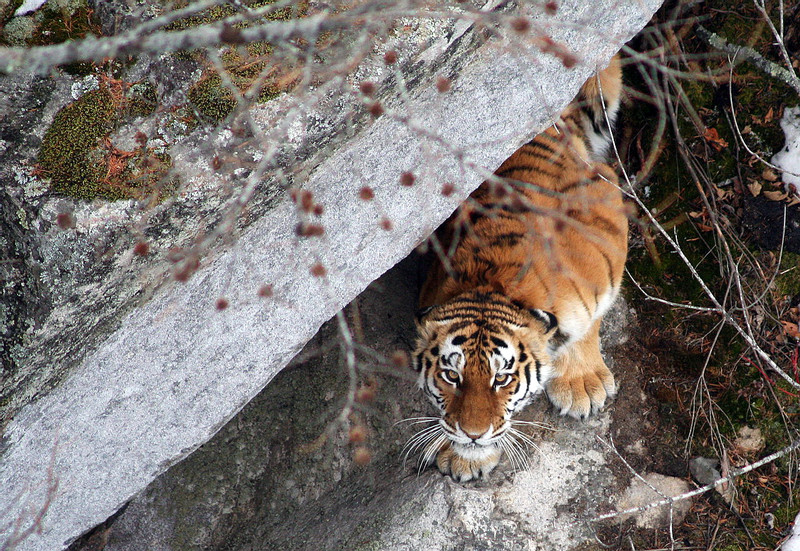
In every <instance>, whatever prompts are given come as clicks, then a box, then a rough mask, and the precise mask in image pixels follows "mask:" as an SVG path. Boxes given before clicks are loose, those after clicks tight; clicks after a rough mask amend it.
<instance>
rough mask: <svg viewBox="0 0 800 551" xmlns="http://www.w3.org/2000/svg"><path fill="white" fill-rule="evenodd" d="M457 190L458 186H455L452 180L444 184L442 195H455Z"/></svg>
mask: <svg viewBox="0 0 800 551" xmlns="http://www.w3.org/2000/svg"><path fill="white" fill-rule="evenodd" d="M455 191H456V186H454V185H453V184H452V183H450V182H445V184H444V185H443V186H442V195H444V196H445V197H450V196H451V195H453V193H454V192H455Z"/></svg>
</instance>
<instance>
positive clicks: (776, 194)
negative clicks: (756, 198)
mask: <svg viewBox="0 0 800 551" xmlns="http://www.w3.org/2000/svg"><path fill="white" fill-rule="evenodd" d="M764 197H766V198H767V199H769V200H770V201H783V200H784V199H786V198H788V197H789V195H788V194H787V193H785V192H783V191H765V192H764Z"/></svg>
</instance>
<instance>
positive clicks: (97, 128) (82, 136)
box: [38, 88, 116, 199]
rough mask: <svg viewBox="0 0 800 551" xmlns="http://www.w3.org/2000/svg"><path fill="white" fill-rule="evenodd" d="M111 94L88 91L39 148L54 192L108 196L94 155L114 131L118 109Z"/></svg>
mask: <svg viewBox="0 0 800 551" xmlns="http://www.w3.org/2000/svg"><path fill="white" fill-rule="evenodd" d="M115 111H116V110H115V108H114V102H113V98H112V96H111V93H110V92H109V91H108V90H107V89H105V88H101V89H98V90H93V91H91V92H87V93H86V94H84V95H83V96H81V98H80V99H78V100H77V101H75V102H73V103H71V104H69V105H67V106H66V107H64V108H63V109H62V110H61V111H59V112H58V113H57V114H56V116H55V118H54V119H53V123H52V124H51V125H50V128H48V129H47V133H45V135H44V138H43V139H42V146H41V148H40V150H39V159H38V161H39V166H40V167H41V170H42V172H43V174H44V175H45V176H47V177H48V178H50V180H51V185H52V188H53V190H54V191H56V192H58V193H63V194H65V195H70V196H72V197H77V198H81V199H93V198H94V197H98V196H105V195H106V194H105V193H104V190H103V186H102V185H100V184H99V181H100V179H101V178H102V169H101V167H100V165H99V163H98V162H97V159H95V158H93V155H92V152H94V151H96V149H97V145H98V141H99V140H100V139H101V138H103V137H104V136H107V135H108V133H109V132H111V130H112V128H113V126H114V123H115V122H116V120H115V119H116V112H115Z"/></svg>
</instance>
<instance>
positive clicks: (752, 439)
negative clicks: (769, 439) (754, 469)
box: [733, 427, 764, 454]
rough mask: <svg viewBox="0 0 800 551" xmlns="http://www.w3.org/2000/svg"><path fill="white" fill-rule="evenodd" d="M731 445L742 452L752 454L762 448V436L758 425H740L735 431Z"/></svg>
mask: <svg viewBox="0 0 800 551" xmlns="http://www.w3.org/2000/svg"><path fill="white" fill-rule="evenodd" d="M737 435H738V436H737V437H736V440H734V441H733V445H734V446H736V449H737V450H738V451H739V452H741V453H743V454H753V453H756V452H759V451H761V450H762V449H764V437H763V436H762V434H761V429H759V428H758V427H756V428H754V429H753V428H750V427H742V428H740V429H739V431H738V432H737Z"/></svg>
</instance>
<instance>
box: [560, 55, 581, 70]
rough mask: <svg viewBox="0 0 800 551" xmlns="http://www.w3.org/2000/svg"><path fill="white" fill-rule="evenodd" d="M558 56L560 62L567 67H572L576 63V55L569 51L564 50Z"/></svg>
mask: <svg viewBox="0 0 800 551" xmlns="http://www.w3.org/2000/svg"><path fill="white" fill-rule="evenodd" d="M559 57H560V58H561V63H562V64H563V65H564V67H566V68H567V69H572V68H573V67H575V65H576V64H577V63H578V58H577V56H576V55H575V54H573V53H570V52H564V53H562V54H561V55H560V56H559Z"/></svg>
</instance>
